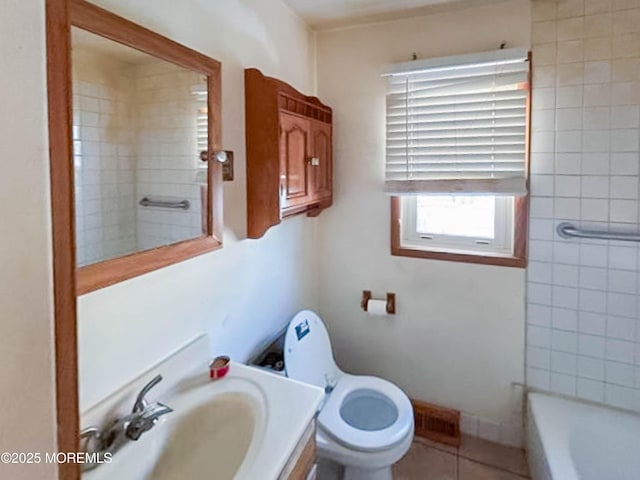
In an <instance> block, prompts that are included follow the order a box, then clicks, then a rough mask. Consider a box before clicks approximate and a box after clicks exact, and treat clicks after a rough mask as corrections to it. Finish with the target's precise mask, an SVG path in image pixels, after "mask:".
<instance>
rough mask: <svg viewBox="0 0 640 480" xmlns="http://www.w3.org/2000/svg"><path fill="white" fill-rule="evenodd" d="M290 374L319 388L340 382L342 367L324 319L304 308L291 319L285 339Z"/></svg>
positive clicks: (288, 373) (286, 364) (288, 374)
mask: <svg viewBox="0 0 640 480" xmlns="http://www.w3.org/2000/svg"><path fill="white" fill-rule="evenodd" d="M284 365H285V368H286V371H287V376H288V377H290V378H293V379H294V380H299V381H301V382H305V383H310V384H312V385H316V386H318V387H320V388H323V389H324V388H325V387H326V386H327V385H328V384H330V385H334V384H335V383H337V381H338V377H339V374H340V370H338V367H337V365H336V362H335V361H334V360H333V353H332V351H331V341H330V340H329V334H328V333H327V329H326V328H325V326H324V323H322V319H321V318H320V317H319V316H318V315H317V314H316V313H315V312H312V311H311V310H303V311H301V312H299V313H298V314H296V316H294V317H293V319H292V320H291V321H290V322H289V326H288V327H287V333H286V334H285V339H284Z"/></svg>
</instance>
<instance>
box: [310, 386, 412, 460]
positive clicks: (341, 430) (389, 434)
mask: <svg viewBox="0 0 640 480" xmlns="http://www.w3.org/2000/svg"><path fill="white" fill-rule="evenodd" d="M354 396H355V397H361V398H365V399H366V398H367V397H368V398H369V399H372V400H373V401H374V402H376V401H377V402H378V403H379V404H380V405H384V403H387V405H388V407H390V408H392V409H393V410H395V418H391V417H389V416H388V415H386V416H387V418H386V419H385V420H386V421H383V422H382V424H380V422H378V425H375V423H376V421H375V420H379V419H378V418H375V419H374V421H373V422H371V423H372V425H371V428H367V427H364V428H363V427H362V426H357V425H354V424H353V422H351V423H350V420H353V419H350V418H345V411H344V407H345V401H346V402H349V399H350V398H354ZM380 410H384V408H383V409H378V411H377V412H376V415H378V416H379V415H380V414H381V413H382V412H381V411H380ZM387 413H388V412H387ZM318 424H319V425H320V427H321V428H322V429H323V430H324V431H325V432H326V433H328V434H329V435H330V436H331V438H333V439H334V440H335V441H337V442H338V443H340V444H342V445H344V446H346V447H348V448H351V449H354V450H358V451H362V452H375V451H380V450H387V449H389V448H391V447H393V446H394V445H396V444H397V443H399V442H401V441H402V440H404V439H405V438H406V436H407V434H409V432H410V430H411V429H412V427H413V410H412V408H411V403H410V402H409V399H408V398H407V396H406V395H405V393H404V392H403V391H402V390H400V389H399V388H398V387H396V386H395V385H394V384H393V383H391V382H388V381H386V380H383V379H381V378H377V377H369V376H360V375H347V374H343V375H342V376H341V377H340V379H339V381H338V383H337V384H336V386H335V388H334V390H333V391H332V392H331V394H330V395H329V396H328V398H327V400H326V402H325V404H324V406H323V407H322V410H321V412H320V415H319V416H318Z"/></svg>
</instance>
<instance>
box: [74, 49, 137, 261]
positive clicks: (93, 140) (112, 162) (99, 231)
mask: <svg viewBox="0 0 640 480" xmlns="http://www.w3.org/2000/svg"><path fill="white" fill-rule="evenodd" d="M73 60H74V62H73V65H74V71H73V141H74V171H75V173H74V177H75V196H76V209H75V211H76V244H77V247H78V248H77V262H78V265H79V266H83V265H86V264H89V263H95V262H97V261H100V260H104V259H107V258H112V257H116V256H119V255H124V254H127V253H131V252H134V251H135V250H136V245H137V239H136V217H135V214H136V212H135V197H134V194H135V191H134V189H135V170H134V169H135V158H134V156H133V154H134V152H133V143H134V141H135V126H136V119H135V117H134V116H133V115H132V112H131V110H130V108H129V103H130V101H131V98H132V94H133V89H132V88H131V86H130V85H131V83H132V78H131V77H130V76H129V73H128V68H127V65H126V64H125V63H123V62H119V61H116V60H114V59H112V58H110V57H107V56H101V57H100V58H98V57H97V56H96V55H95V54H94V53H89V52H85V51H82V50H81V51H78V50H74V52H73Z"/></svg>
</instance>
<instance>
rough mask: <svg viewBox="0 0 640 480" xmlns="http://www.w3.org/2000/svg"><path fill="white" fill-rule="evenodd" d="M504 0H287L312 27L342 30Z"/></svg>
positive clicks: (285, 0)
mask: <svg viewBox="0 0 640 480" xmlns="http://www.w3.org/2000/svg"><path fill="white" fill-rule="evenodd" d="M499 1H504V0H284V2H285V3H286V4H288V5H289V6H290V7H291V8H292V9H293V10H294V11H295V12H296V13H298V15H300V16H301V17H302V18H303V19H304V20H305V21H306V22H307V23H308V24H309V25H311V26H313V27H317V28H333V27H343V26H348V25H354V24H361V23H366V22H375V21H382V20H392V19H397V18H404V17H410V16H414V15H419V14H427V13H435V12H437V11H444V10H450V9H453V8H459V7H467V6H472V5H473V6H478V5H483V4H489V3H497V2H499Z"/></svg>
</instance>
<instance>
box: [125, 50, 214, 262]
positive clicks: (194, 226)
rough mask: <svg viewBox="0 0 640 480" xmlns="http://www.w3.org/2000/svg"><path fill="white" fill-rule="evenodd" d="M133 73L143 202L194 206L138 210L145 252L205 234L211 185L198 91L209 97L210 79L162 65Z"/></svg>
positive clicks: (149, 65)
mask: <svg viewBox="0 0 640 480" xmlns="http://www.w3.org/2000/svg"><path fill="white" fill-rule="evenodd" d="M132 70H133V72H134V75H133V76H134V77H135V85H136V90H135V92H136V93H135V98H136V110H137V116H138V136H137V142H136V153H137V192H138V197H139V198H142V197H145V196H148V197H150V198H154V199H166V200H170V201H181V200H188V201H189V203H190V207H189V209H188V210H180V209H167V208H155V207H142V206H138V213H137V218H138V248H140V249H143V250H146V249H149V248H153V247H157V246H159V245H166V244H169V243H173V242H177V241H180V240H186V239H189V238H194V237H198V236H199V235H201V234H202V217H201V215H202V208H201V189H200V187H201V183H206V164H203V163H202V162H201V161H200V159H199V152H198V148H197V116H198V109H199V108H200V107H202V104H201V101H200V99H201V98H202V97H201V96H199V95H196V94H195V92H198V91H204V92H206V79H205V77H204V76H203V75H201V74H198V73H195V72H190V71H188V70H185V69H183V68H181V67H178V66H175V65H172V64H170V63H167V62H159V61H156V62H152V63H144V64H141V65H137V66H135V67H133V69H132ZM204 104H205V106H206V95H205V96H204ZM197 180H198V181H197Z"/></svg>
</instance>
